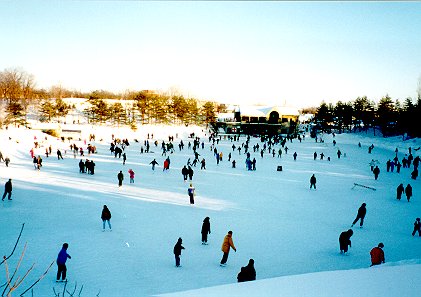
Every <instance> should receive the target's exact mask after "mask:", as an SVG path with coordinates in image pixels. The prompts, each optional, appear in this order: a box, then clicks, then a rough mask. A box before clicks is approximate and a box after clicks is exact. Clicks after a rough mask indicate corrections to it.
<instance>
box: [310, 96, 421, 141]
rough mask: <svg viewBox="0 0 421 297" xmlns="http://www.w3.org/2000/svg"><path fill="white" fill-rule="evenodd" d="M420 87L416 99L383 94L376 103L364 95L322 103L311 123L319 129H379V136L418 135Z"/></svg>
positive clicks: (420, 115)
mask: <svg viewBox="0 0 421 297" xmlns="http://www.w3.org/2000/svg"><path fill="white" fill-rule="evenodd" d="M420 118H421V89H419V90H418V98H417V100H415V102H414V100H412V98H406V99H405V101H404V102H403V103H401V102H400V100H399V99H396V100H393V99H392V98H391V97H390V96H389V95H386V96H384V97H383V98H381V99H380V101H379V102H378V103H377V104H376V103H375V102H374V101H372V100H369V99H368V98H367V97H366V96H364V97H358V98H357V99H355V100H353V101H351V102H348V103H343V102H341V101H338V102H337V103H336V104H335V105H334V104H332V103H330V104H326V103H325V102H322V103H321V105H320V106H319V107H318V108H317V110H316V114H315V118H314V122H315V124H316V126H315V128H316V129H318V130H322V131H329V130H331V129H335V130H337V131H339V132H342V131H357V130H358V131H361V130H368V129H370V128H372V129H374V131H376V129H379V130H380V131H381V132H382V134H383V136H393V135H404V134H405V133H406V134H407V135H408V136H409V137H420V136H421V127H420V125H419V119H420Z"/></svg>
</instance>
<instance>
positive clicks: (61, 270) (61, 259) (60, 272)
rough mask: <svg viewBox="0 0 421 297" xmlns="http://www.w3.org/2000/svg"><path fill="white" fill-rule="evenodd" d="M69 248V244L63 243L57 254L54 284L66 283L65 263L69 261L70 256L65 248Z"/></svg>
mask: <svg viewBox="0 0 421 297" xmlns="http://www.w3.org/2000/svg"><path fill="white" fill-rule="evenodd" d="M68 247H69V244H67V243H63V247H62V249H61V250H60V252H59V253H58V256H57V279H56V282H59V281H60V277H61V281H63V282H67V278H66V274H67V267H66V261H67V258H69V259H71V258H72V257H70V255H69V254H68V253H67V248H68Z"/></svg>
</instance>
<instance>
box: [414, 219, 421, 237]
mask: <svg viewBox="0 0 421 297" xmlns="http://www.w3.org/2000/svg"><path fill="white" fill-rule="evenodd" d="M417 232H418V235H419V236H421V222H420V218H417V219H416V220H415V223H414V231H412V236H414V235H415V233H417Z"/></svg>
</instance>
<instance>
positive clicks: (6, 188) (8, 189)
mask: <svg viewBox="0 0 421 297" xmlns="http://www.w3.org/2000/svg"><path fill="white" fill-rule="evenodd" d="M6 195H7V199H8V200H12V198H11V197H12V179H11V178H9V180H8V181H7V182H6V183H5V184H4V194H3V198H2V199H1V201H4V198H6Z"/></svg>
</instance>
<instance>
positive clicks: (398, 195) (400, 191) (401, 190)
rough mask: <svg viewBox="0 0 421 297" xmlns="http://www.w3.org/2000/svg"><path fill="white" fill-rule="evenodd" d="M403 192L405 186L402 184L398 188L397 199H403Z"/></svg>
mask: <svg viewBox="0 0 421 297" xmlns="http://www.w3.org/2000/svg"><path fill="white" fill-rule="evenodd" d="M403 192H405V188H404V187H403V184H400V185H399V186H398V187H397V188H396V199H398V200H401V198H402V194H403Z"/></svg>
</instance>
